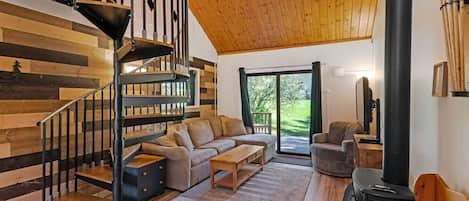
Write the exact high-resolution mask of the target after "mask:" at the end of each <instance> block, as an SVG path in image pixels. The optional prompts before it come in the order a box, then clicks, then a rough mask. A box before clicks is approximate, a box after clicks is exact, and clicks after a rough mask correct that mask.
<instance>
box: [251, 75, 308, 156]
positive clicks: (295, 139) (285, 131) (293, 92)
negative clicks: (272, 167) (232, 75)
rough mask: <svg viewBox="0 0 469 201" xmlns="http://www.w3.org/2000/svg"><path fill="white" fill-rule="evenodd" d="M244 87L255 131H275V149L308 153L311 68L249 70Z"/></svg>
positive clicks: (270, 132) (283, 151) (293, 152)
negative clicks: (264, 71)
mask: <svg viewBox="0 0 469 201" xmlns="http://www.w3.org/2000/svg"><path fill="white" fill-rule="evenodd" d="M248 88H249V97H250V104H251V110H252V113H253V120H254V124H255V129H256V131H258V132H262V133H269V134H272V135H276V137H277V152H278V153H286V154H299V155H309V142H310V134H309V133H310V131H309V130H310V128H309V126H310V118H311V113H310V112H311V107H310V104H311V71H309V70H307V71H288V72H275V73H262V74H249V75H248ZM269 126H270V127H269ZM269 128H270V129H269Z"/></svg>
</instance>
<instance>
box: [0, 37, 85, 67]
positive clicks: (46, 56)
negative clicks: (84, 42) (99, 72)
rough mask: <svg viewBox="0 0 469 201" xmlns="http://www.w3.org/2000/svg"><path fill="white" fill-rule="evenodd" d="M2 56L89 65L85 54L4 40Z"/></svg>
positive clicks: (1, 48)
mask: <svg viewBox="0 0 469 201" xmlns="http://www.w3.org/2000/svg"><path fill="white" fill-rule="evenodd" d="M0 56H7V57H17V58H24V59H33V60H41V61H49V62H56V63H64V64H71V65H79V66H88V57H86V56H83V55H79V54H72V53H66V52H59V51H54V50H48V49H43V48H35V47H30V46H24V45H17V44H12V43H4V42H0Z"/></svg>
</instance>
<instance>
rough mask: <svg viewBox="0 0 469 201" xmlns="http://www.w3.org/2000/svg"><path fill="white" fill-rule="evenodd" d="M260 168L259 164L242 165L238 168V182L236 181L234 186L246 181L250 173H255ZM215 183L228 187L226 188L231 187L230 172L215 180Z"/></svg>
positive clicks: (231, 177)
mask: <svg viewBox="0 0 469 201" xmlns="http://www.w3.org/2000/svg"><path fill="white" fill-rule="evenodd" d="M261 168H262V167H261V165H257V164H248V165H244V166H243V167H242V168H241V169H239V170H238V182H237V186H236V187H238V186H240V185H241V184H243V183H244V182H245V181H247V180H248V179H249V178H250V177H251V176H252V175H254V174H256V173H257V172H258V171H259V170H260V169H261ZM215 183H216V184H217V185H219V186H223V187H228V188H231V187H233V175H232V173H229V174H227V175H225V176H223V177H222V178H221V179H219V180H217V181H215Z"/></svg>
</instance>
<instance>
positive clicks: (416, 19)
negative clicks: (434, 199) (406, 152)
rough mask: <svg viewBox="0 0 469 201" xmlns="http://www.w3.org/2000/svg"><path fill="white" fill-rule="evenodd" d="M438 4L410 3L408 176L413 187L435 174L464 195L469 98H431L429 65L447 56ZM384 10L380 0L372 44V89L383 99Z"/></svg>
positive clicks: (424, 0)
mask: <svg viewBox="0 0 469 201" xmlns="http://www.w3.org/2000/svg"><path fill="white" fill-rule="evenodd" d="M439 7H440V5H439V3H438V1H428V0H414V1H413V25H412V64H411V68H412V76H411V79H412V80H411V85H412V86H411V132H410V135H411V136H410V139H411V142H410V143H411V147H410V180H411V185H413V182H414V181H415V179H416V178H417V177H418V176H419V175H420V174H423V173H430V172H437V173H439V174H441V175H442V176H443V177H444V178H445V180H446V181H447V182H448V184H449V185H450V186H451V187H452V188H454V189H456V190H458V191H462V192H465V193H466V194H468V195H469V174H467V170H468V169H469V157H468V156H467V152H468V151H469V133H468V130H469V125H468V124H467V122H468V121H469V99H467V98H453V97H448V98H435V97H432V80H433V65H434V64H436V63H438V62H441V61H443V60H446V51H445V48H446V47H445V44H444V32H443V22H442V19H441V14H440V12H439ZM384 9H385V5H384V0H380V3H379V8H378V12H379V13H378V15H377V16H378V17H377V21H376V24H377V26H376V27H375V28H376V30H375V35H374V44H373V48H374V56H373V57H374V61H375V62H374V63H375V68H376V69H375V72H376V76H375V77H376V78H377V80H376V87H377V89H376V91H379V92H381V93H379V94H381V95H382V96H383V97H384V78H383V76H384V22H385V21H384ZM466 51H469V50H466Z"/></svg>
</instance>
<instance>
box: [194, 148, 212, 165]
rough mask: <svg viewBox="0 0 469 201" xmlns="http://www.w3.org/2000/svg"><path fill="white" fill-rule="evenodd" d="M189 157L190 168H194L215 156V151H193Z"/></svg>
mask: <svg viewBox="0 0 469 201" xmlns="http://www.w3.org/2000/svg"><path fill="white" fill-rule="evenodd" d="M189 155H190V158H191V167H194V166H197V165H199V164H202V163H204V162H206V161H208V160H209V159H210V158H212V157H214V156H216V155H217V151H216V150H215V149H194V151H193V152H191V153H190V154H189Z"/></svg>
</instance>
